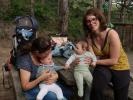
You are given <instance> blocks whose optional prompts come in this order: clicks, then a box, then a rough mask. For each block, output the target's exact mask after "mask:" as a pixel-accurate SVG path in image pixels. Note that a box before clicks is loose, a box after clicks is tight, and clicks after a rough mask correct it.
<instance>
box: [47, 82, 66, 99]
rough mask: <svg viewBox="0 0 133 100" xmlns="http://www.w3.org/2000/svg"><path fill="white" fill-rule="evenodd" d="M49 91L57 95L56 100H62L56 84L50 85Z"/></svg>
mask: <svg viewBox="0 0 133 100" xmlns="http://www.w3.org/2000/svg"><path fill="white" fill-rule="evenodd" d="M49 91H51V92H54V93H55V94H56V95H57V99H58V100H63V98H64V96H63V92H62V90H61V88H60V87H59V86H58V85H57V84H52V85H50V86H49Z"/></svg>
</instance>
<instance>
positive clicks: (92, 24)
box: [86, 15, 100, 32]
mask: <svg viewBox="0 0 133 100" xmlns="http://www.w3.org/2000/svg"><path fill="white" fill-rule="evenodd" d="M86 25H87V26H88V27H89V28H90V29H91V30H92V32H97V31H99V27H100V22H99V20H98V19H97V18H96V16H94V15H88V16H86Z"/></svg>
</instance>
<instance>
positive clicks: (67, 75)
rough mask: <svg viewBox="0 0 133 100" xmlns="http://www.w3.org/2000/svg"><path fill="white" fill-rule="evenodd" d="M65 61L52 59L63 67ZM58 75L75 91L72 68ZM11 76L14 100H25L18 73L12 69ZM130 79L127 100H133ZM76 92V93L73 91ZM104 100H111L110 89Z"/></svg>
mask: <svg viewBox="0 0 133 100" xmlns="http://www.w3.org/2000/svg"><path fill="white" fill-rule="evenodd" d="M65 61H66V59H65V58H62V57H54V62H55V64H57V65H64V63H65ZM58 73H59V77H60V78H61V80H63V81H64V82H65V83H66V84H67V85H69V86H71V87H74V89H76V85H75V80H74V76H73V68H71V69H69V70H60V71H58ZM10 74H11V78H12V83H13V87H14V93H15V97H16V100H26V98H25V97H24V95H23V93H22V88H21V83H20V77H19V73H18V71H17V70H16V69H15V68H14V67H13V68H12V69H11V71H10ZM131 77H132V81H131V85H130V88H129V100H133V91H132V88H133V74H132V75H131ZM75 92H77V91H75ZM104 94H105V98H106V99H105V100H113V91H112V89H111V88H110V87H108V88H107V89H106V91H105V93H104ZM75 96H77V93H75ZM75 98H76V97H74V99H73V100H77V99H75Z"/></svg>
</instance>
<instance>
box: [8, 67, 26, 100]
mask: <svg viewBox="0 0 133 100" xmlns="http://www.w3.org/2000/svg"><path fill="white" fill-rule="evenodd" d="M10 75H11V80H12V83H13V89H14V94H15V98H16V100H26V98H25V97H24V94H23V92H22V87H21V83H20V77H19V71H18V70H16V69H15V67H12V69H11V70H10Z"/></svg>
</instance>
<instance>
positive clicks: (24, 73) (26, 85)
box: [20, 69, 50, 90]
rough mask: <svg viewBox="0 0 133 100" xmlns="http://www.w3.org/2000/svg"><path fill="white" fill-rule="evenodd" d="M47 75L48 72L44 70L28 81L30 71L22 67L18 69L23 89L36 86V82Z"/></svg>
mask: <svg viewBox="0 0 133 100" xmlns="http://www.w3.org/2000/svg"><path fill="white" fill-rule="evenodd" d="M49 75H50V73H49V72H48V71H44V72H43V74H42V75H41V76H39V77H38V78H37V79H35V80H33V81H31V82H30V76H31V73H30V72H29V71H26V70H24V69H20V78H21V85H22V88H23V90H29V89H32V88H33V87H35V86H37V85H38V83H40V82H41V81H42V80H45V79H47V78H48V76H49Z"/></svg>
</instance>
